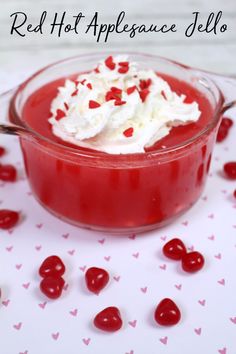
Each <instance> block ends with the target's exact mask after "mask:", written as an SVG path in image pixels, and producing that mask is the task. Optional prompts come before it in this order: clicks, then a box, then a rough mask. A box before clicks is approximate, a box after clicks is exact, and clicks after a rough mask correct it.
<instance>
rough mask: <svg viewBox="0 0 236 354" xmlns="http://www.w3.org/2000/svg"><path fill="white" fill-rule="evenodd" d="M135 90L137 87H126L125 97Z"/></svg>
mask: <svg viewBox="0 0 236 354" xmlns="http://www.w3.org/2000/svg"><path fill="white" fill-rule="evenodd" d="M136 89H137V86H130V87H128V88H127V90H126V92H127V95H131V93H133V92H134V91H135V90H136Z"/></svg>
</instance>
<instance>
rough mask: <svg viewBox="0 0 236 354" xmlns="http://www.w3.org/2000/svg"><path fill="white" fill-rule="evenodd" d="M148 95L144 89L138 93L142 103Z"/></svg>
mask: <svg viewBox="0 0 236 354" xmlns="http://www.w3.org/2000/svg"><path fill="white" fill-rule="evenodd" d="M149 93H150V91H149V90H148V89H144V90H142V91H139V96H140V98H141V100H142V102H145V101H146V98H147V96H148V94H149Z"/></svg>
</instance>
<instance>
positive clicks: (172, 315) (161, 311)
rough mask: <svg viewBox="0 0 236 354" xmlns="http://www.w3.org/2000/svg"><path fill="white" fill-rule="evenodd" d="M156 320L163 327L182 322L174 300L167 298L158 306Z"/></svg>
mask: <svg viewBox="0 0 236 354" xmlns="http://www.w3.org/2000/svg"><path fill="white" fill-rule="evenodd" d="M154 318H155V320H156V322H157V323H158V324H159V325H161V326H173V325H175V324H177V323H178V322H179V321H180V318H181V313H180V310H179V308H178V306H177V305H176V304H175V303H174V301H173V300H171V299H169V298H165V299H163V300H162V301H161V302H160V303H159V304H158V305H157V307H156V310H155V314H154Z"/></svg>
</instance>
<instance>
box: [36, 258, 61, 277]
mask: <svg viewBox="0 0 236 354" xmlns="http://www.w3.org/2000/svg"><path fill="white" fill-rule="evenodd" d="M64 273H65V265H64V263H63V262H62V260H61V259H60V258H59V257H58V256H49V257H47V258H46V259H45V260H44V261H43V263H42V264H41V266H40V268H39V275H40V276H41V277H43V278H45V277H49V276H50V277H61V276H62V275H63V274H64Z"/></svg>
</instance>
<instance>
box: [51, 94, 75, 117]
mask: <svg viewBox="0 0 236 354" xmlns="http://www.w3.org/2000/svg"><path fill="white" fill-rule="evenodd" d="M72 96H73V95H72ZM65 116H66V114H65V112H64V111H62V110H61V109H57V115H56V117H55V119H56V120H60V119H62V118H64V117H65Z"/></svg>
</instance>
